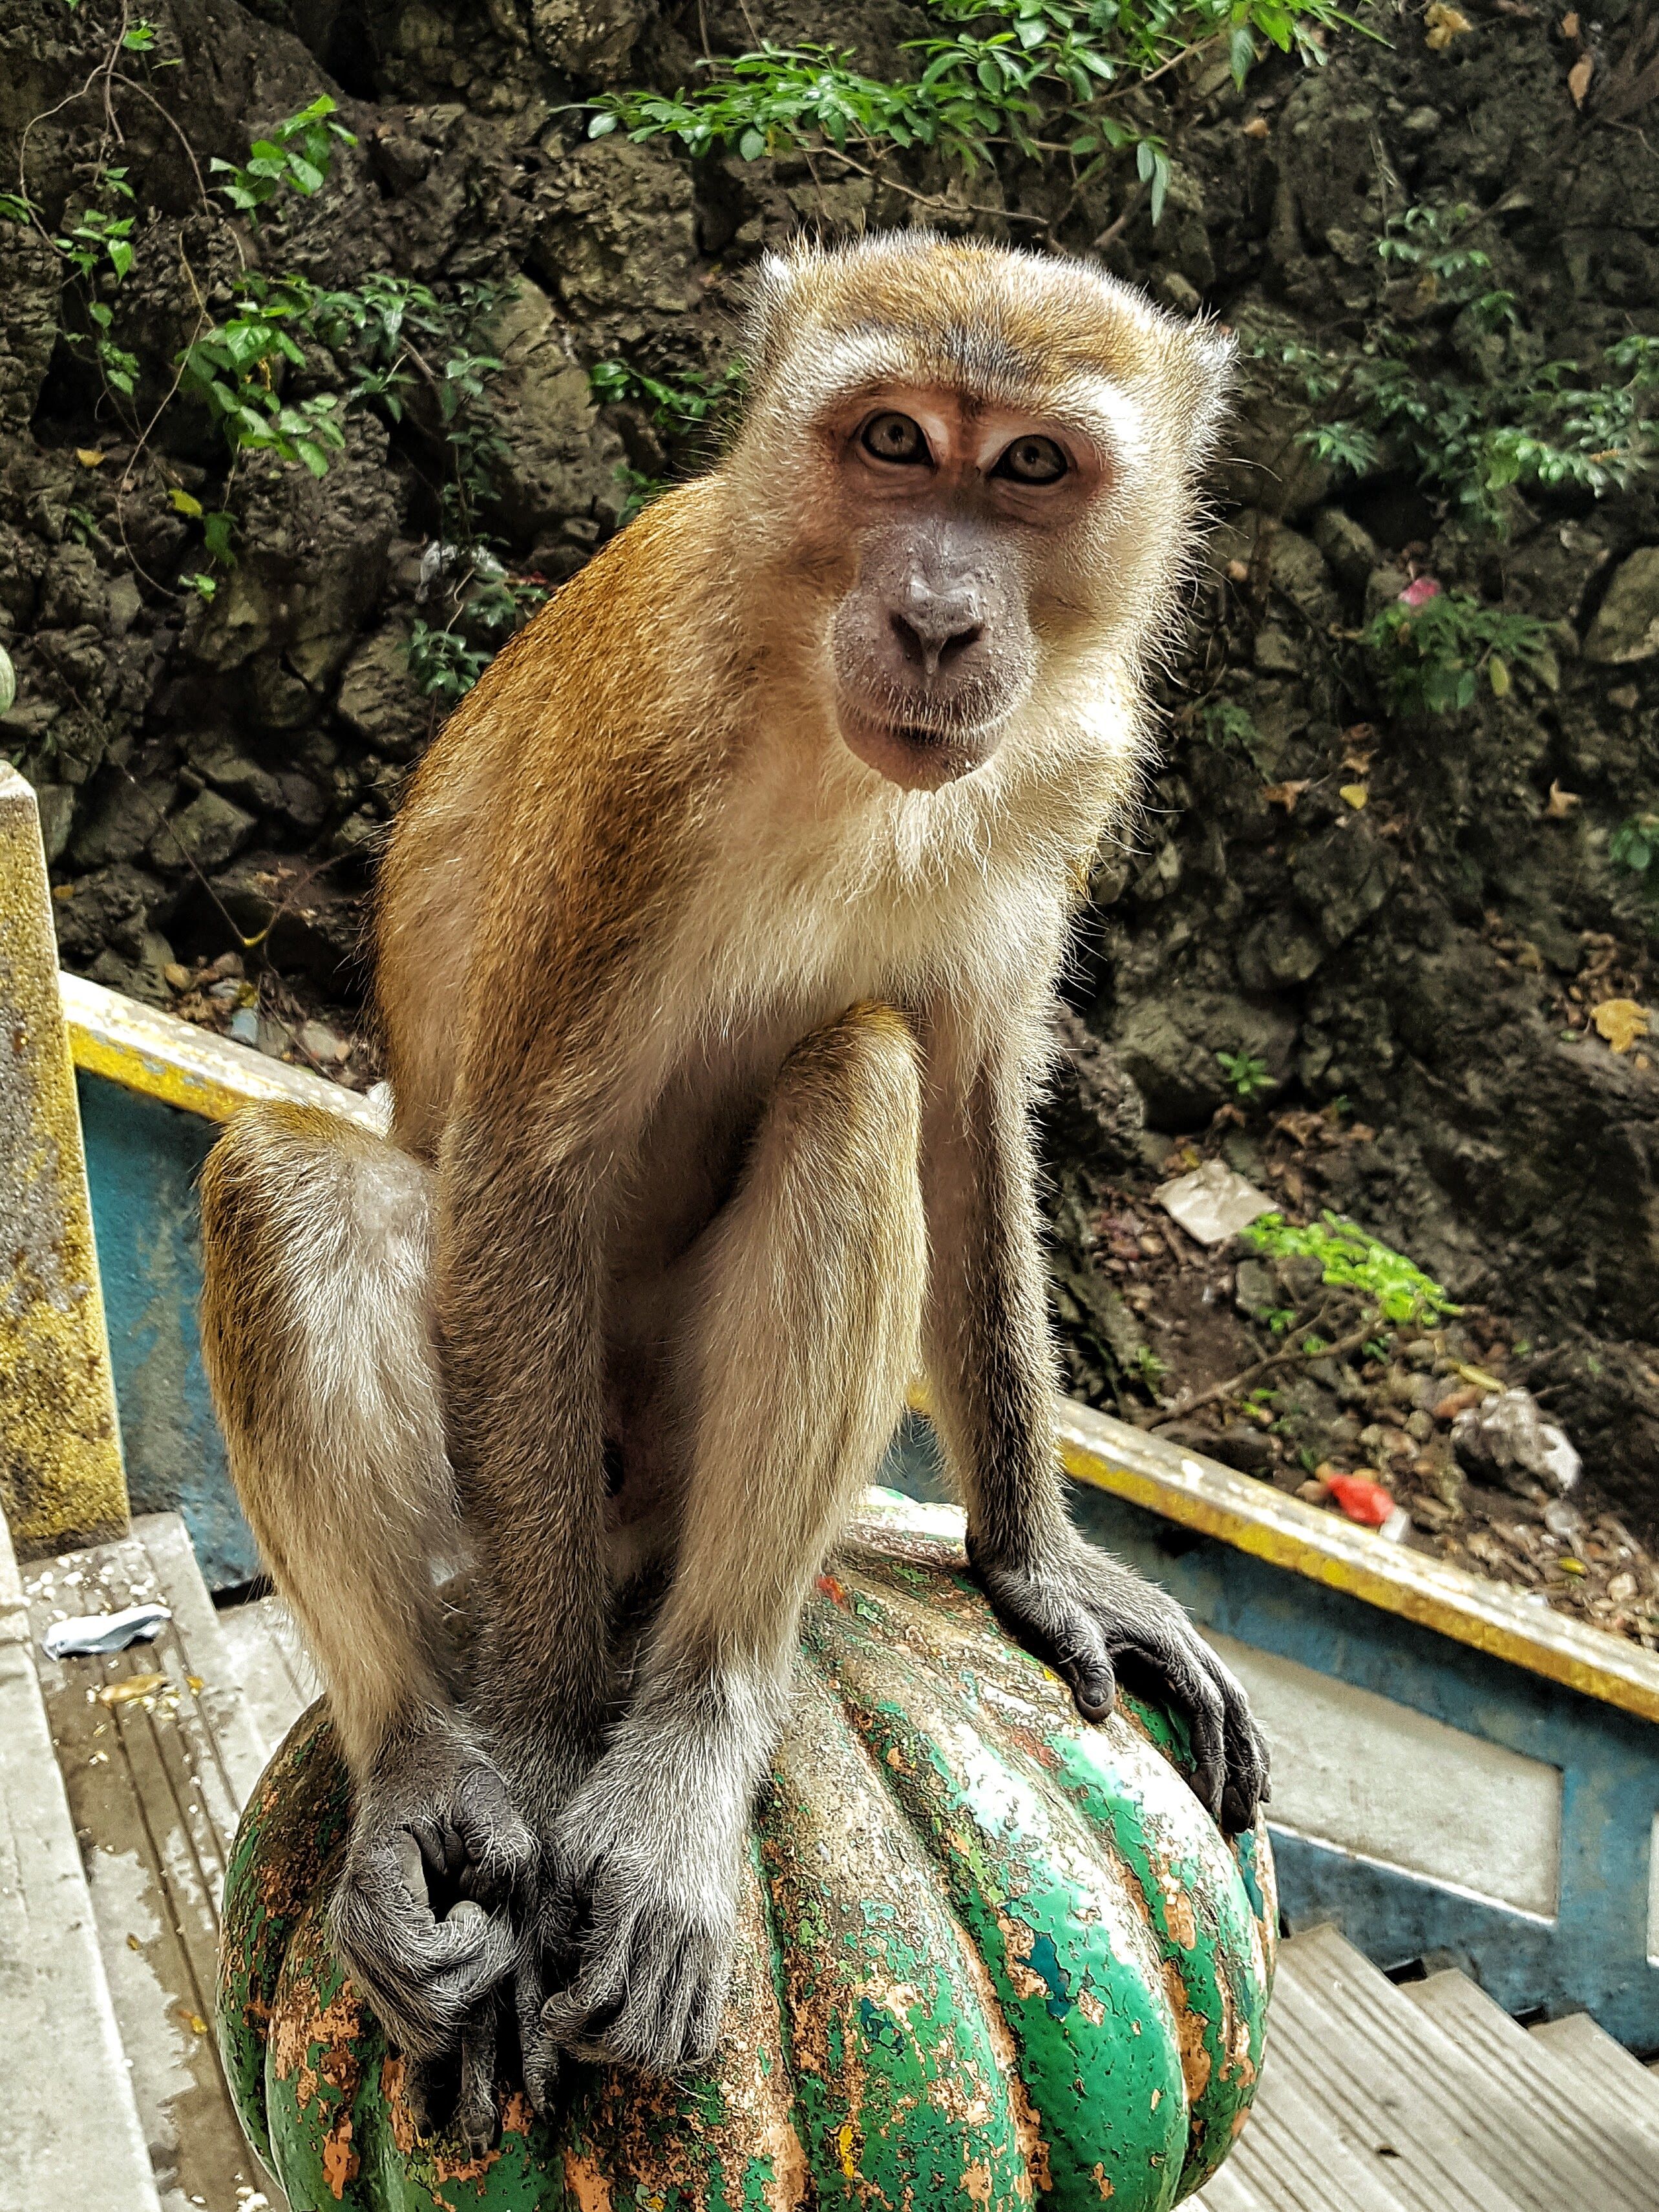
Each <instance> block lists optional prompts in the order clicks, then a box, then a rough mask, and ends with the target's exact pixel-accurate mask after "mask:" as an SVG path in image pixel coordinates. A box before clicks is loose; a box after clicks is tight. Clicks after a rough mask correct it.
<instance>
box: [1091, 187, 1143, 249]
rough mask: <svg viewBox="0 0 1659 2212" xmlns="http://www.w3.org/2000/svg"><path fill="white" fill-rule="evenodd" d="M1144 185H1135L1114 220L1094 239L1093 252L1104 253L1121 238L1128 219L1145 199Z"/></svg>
mask: <svg viewBox="0 0 1659 2212" xmlns="http://www.w3.org/2000/svg"><path fill="white" fill-rule="evenodd" d="M1145 198H1146V185H1144V184H1138V185H1135V186H1134V188H1133V191H1131V192H1130V194H1129V197H1128V198H1127V200H1125V201H1124V203H1123V205H1122V207H1121V209H1120V210H1119V211H1118V214H1117V216H1116V218H1115V221H1113V222H1109V223H1108V224H1107V226H1106V228H1105V229H1104V230H1103V231H1102V232H1101V234H1100V236H1099V237H1098V238H1097V239H1096V240H1095V242H1094V247H1093V251H1094V252H1097V253H1104V252H1105V251H1106V249H1107V247H1108V246H1111V245H1114V244H1115V242H1116V241H1117V240H1119V239H1120V238H1121V237H1122V235H1123V234H1124V232H1125V230H1126V229H1127V228H1128V225H1129V222H1130V219H1131V218H1132V216H1133V215H1134V214H1135V212H1136V210H1138V209H1139V205H1140V203H1141V202H1142V200H1144V199H1145Z"/></svg>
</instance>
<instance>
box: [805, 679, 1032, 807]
mask: <svg viewBox="0 0 1659 2212" xmlns="http://www.w3.org/2000/svg"><path fill="white" fill-rule="evenodd" d="M975 704H978V702H975ZM1009 713H1010V709H1008V708H1002V709H1001V710H1000V712H997V713H994V714H973V713H972V712H963V711H962V710H960V709H959V710H958V711H957V712H955V713H951V712H950V711H948V710H946V709H945V708H943V707H935V708H932V709H931V710H930V709H929V708H922V707H921V705H920V702H917V701H915V700H903V701H899V700H894V701H892V702H889V703H887V704H885V705H884V706H882V707H878V706H876V705H874V704H872V702H869V701H866V700H862V699H855V698H853V697H851V696H848V693H847V692H846V691H845V690H843V691H842V693H841V694H840V696H838V697H837V699H836V720H837V722H838V723H839V724H840V726H841V734H842V738H843V740H844V741H845V743H846V744H847V746H848V750H849V751H852V752H854V753H856V754H857V756H858V757H859V758H860V760H861V761H863V762H864V763H866V766H868V767H870V768H873V769H878V770H879V771H880V773H881V774H882V775H884V776H886V777H887V778H888V779H889V780H890V781H891V782H893V783H896V784H900V785H902V787H903V788H904V789H905V790H907V791H936V790H937V789H938V788H939V786H940V785H941V784H945V783H952V782H954V781H956V779H957V777H958V776H963V775H972V773H973V771H974V770H975V769H976V768H982V767H983V766H984V764H985V763H986V762H987V760H989V759H990V757H991V756H992V754H993V753H994V751H995V750H996V749H997V746H998V744H1000V741H1001V738H1002V732H1003V730H1004V728H1005V727H1006V724H1007V721H1008V719H1009Z"/></svg>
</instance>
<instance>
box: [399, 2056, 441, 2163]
mask: <svg viewBox="0 0 1659 2212" xmlns="http://www.w3.org/2000/svg"><path fill="white" fill-rule="evenodd" d="M443 2070H444V2069H443V2066H442V2063H441V2061H438V2062H435V2061H433V2060H431V2059H427V2058H417V2057H416V2055H415V2053H414V2052H413V2051H404V2070H403V2080H402V2084H401V2087H400V2088H399V2091H398V2095H399V2099H400V2100H401V2102H402V2104H403V2107H404V2111H405V2112H407V2113H408V2115H409V2118H410V2124H411V2125H412V2126H413V2128H414V2130H415V2132H416V2135H417V2136H420V2138H421V2140H422V2142H428V2141H429V2140H430V2139H431V2137H432V2136H435V2135H436V2134H437V2133H438V2131H439V2130H440V2128H441V2126H442V2124H443V2123H442V2121H441V2118H440V2117H439V2115H440V2114H441V2112H442V2111H443V2108H444V2102H445V2100H444V2096H443V2090H442V2083H441V2076H442V2073H443Z"/></svg>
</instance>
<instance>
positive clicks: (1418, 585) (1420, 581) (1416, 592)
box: [1400, 576, 1440, 607]
mask: <svg viewBox="0 0 1659 2212" xmlns="http://www.w3.org/2000/svg"><path fill="white" fill-rule="evenodd" d="M1439 597H1440V580H1439V579H1438V577H1436V576H1419V577H1418V578H1417V579H1416V580H1415V581H1414V582H1412V583H1409V584H1407V586H1406V588H1405V590H1404V591H1403V592H1401V594H1400V599H1401V605H1402V606H1407V607H1424V606H1426V605H1428V603H1429V601H1430V600H1431V599H1438V598H1439Z"/></svg>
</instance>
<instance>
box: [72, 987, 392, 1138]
mask: <svg viewBox="0 0 1659 2212" xmlns="http://www.w3.org/2000/svg"><path fill="white" fill-rule="evenodd" d="M58 986H59V988H60V990H61V992H62V994H63V1000H64V1020H65V1022H66V1023H67V1024H68V1027H69V1038H70V1055H71V1057H72V1058H73V1060H74V1061H75V1065H76V1066H77V1067H80V1068H84V1069H85V1070H86V1072H87V1073H88V1075H101V1076H103V1077H104V1078H105V1079H106V1081H108V1082H111V1083H118V1084H119V1085H121V1086H122V1088H123V1089H124V1090H126V1091H137V1093H138V1094H139V1095H140V1096H141V1097H145V1098H155V1099H159V1100H160V1101H161V1103H162V1104H163V1105H166V1106H177V1107H179V1108H181V1109H183V1111H184V1112H185V1113H186V1114H200V1115H203V1116H204V1118H205V1119H206V1120H208V1121H228V1120H229V1118H230V1116H231V1115H233V1114H234V1113H235V1112H236V1110H237V1109H238V1108H239V1107H241V1106H254V1105H261V1104H266V1105H268V1104H270V1103H271V1102H273V1101H276V1100H284V1101H287V1102H288V1103H291V1104H295V1105H301V1106H316V1107H320V1108H321V1109H322V1110H323V1112H324V1113H325V1114H333V1115H337V1117H338V1118H339V1120H341V1121H349V1122H351V1123H352V1124H353V1125H354V1126H355V1127H358V1128H363V1129H372V1130H374V1131H376V1132H379V1131H380V1129H381V1128H382V1127H383V1126H384V1124H383V1121H382V1118H381V1115H380V1110H379V1109H378V1107H376V1106H374V1105H371V1104H370V1103H369V1101H368V1099H367V1098H365V1097H362V1094H361V1093H360V1092H358V1091H348V1090H347V1089H346V1088H345V1087H344V1085H343V1084H338V1083H330V1082H328V1081H326V1080H325V1079H324V1078H323V1077H322V1076H320V1075H313V1074H312V1073H310V1072H309V1070H307V1069H306V1068H302V1067H289V1066H288V1065H287V1063H286V1062H285V1061H283V1060H270V1059H268V1058H267V1057H266V1056H265V1054H264V1053H261V1052H255V1051H254V1050H253V1048H252V1046H251V1045H245V1044H233V1043H232V1042H230V1040H229V1039H228V1037H221V1036H214V1035H213V1033H212V1031H211V1030H199V1029H197V1028H196V1027H195V1026H194V1024H191V1023H190V1022H181V1021H180V1020H179V1018H177V1016H176V1015H173V1014H164V1013H162V1012H161V1011H160V1010H159V1009H158V1008H156V1007H155V1006H141V1005H139V1003H138V1001H137V1000H136V999H127V998H124V997H123V996H122V995H121V994H120V993H119V992H118V991H106V990H105V989H104V988H103V987H102V986H101V985H100V984H98V983H89V982H88V981H87V980H86V978H85V977H84V976H83V975H59V977H58Z"/></svg>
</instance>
